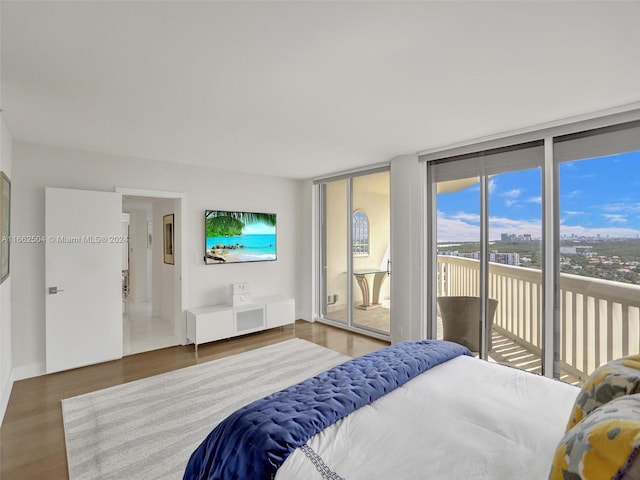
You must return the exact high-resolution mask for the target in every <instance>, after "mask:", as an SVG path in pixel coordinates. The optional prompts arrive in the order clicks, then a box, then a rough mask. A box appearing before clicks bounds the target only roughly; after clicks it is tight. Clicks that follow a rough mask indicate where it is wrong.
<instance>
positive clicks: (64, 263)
mask: <svg viewBox="0 0 640 480" xmlns="http://www.w3.org/2000/svg"><path fill="white" fill-rule="evenodd" d="M121 216H122V195H121V194H120V193H111V192H92V191H86V190H68V189H62V188H47V189H46V191H45V234H46V237H47V243H46V247H45V264H46V267H45V281H46V285H45V287H46V291H45V297H46V302H45V303H46V307H45V308H46V312H45V316H46V350H47V352H46V362H47V363H46V371H47V373H51V372H57V371H60V370H68V369H71V368H76V367H81V366H84V365H90V364H94V363H99V362H104V361H107V360H114V359H117V358H121V357H122V269H121V267H122V243H121V242H122V241H123V240H124V239H123V238H122V224H121Z"/></svg>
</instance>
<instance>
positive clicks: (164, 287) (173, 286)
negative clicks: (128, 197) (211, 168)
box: [151, 199, 204, 322]
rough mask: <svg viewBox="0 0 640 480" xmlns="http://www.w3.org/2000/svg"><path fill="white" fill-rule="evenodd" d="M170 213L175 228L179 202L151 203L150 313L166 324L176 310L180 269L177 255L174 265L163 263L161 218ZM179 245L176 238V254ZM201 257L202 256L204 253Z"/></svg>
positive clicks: (160, 201)
mask: <svg viewBox="0 0 640 480" xmlns="http://www.w3.org/2000/svg"><path fill="white" fill-rule="evenodd" d="M172 213H173V214H174V226H177V225H178V223H177V222H178V220H179V218H178V217H179V214H180V205H179V200H176V199H157V200H154V201H153V220H152V221H153V259H152V278H153V280H152V281H151V285H152V289H153V295H152V298H153V301H152V311H153V315H154V316H157V317H160V318H162V319H163V320H164V321H167V322H171V319H172V316H173V312H174V311H175V309H176V308H177V305H176V303H179V302H176V300H177V299H178V298H177V297H178V294H179V292H178V291H177V290H179V285H180V282H179V281H176V280H179V279H176V274H177V272H178V271H179V270H178V269H179V267H180V262H179V259H178V258H177V255H175V257H176V258H175V262H176V263H175V264H174V265H170V264H167V263H164V244H163V233H164V232H163V223H162V217H163V216H165V215H169V214H172ZM202 218H203V219H204V212H203V213H202ZM174 233H177V231H174ZM203 235H204V233H203ZM203 238H204V237H203ZM203 242H204V241H203ZM179 245H180V244H179V243H178V239H177V238H176V242H175V245H174V246H175V247H176V248H175V252H176V254H177V252H178V250H179V248H177V247H178V246H179ZM203 248H204V247H203ZM202 255H204V251H203V252H202Z"/></svg>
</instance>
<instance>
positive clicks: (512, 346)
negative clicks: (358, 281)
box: [328, 300, 582, 385]
mask: <svg viewBox="0 0 640 480" xmlns="http://www.w3.org/2000/svg"><path fill="white" fill-rule="evenodd" d="M354 315H355V318H354V324H355V325H356V326H366V327H369V328H373V329H375V330H379V331H381V332H386V333H388V332H389V327H390V325H389V304H388V300H387V302H386V303H385V305H384V306H383V307H381V308H378V309H373V310H368V311H363V310H359V309H355V308H354ZM328 316H329V318H331V319H333V320H338V321H342V322H345V321H346V318H347V311H346V310H345V309H340V310H334V311H332V312H331V313H330V314H329V315H328ZM437 325H438V331H437V338H442V319H441V318H440V315H439V314H438V324H437ZM492 347H493V349H492V350H491V352H489V361H490V362H495V363H500V364H502V365H507V366H510V367H514V368H519V369H520V370H525V371H527V372H531V373H535V374H538V375H541V374H542V361H541V359H540V356H539V355H538V354H536V353H534V352H531V351H530V350H528V349H527V348H526V347H524V346H523V345H521V344H519V343H516V342H515V341H514V340H512V339H510V338H507V337H505V336H504V335H501V334H500V333H498V332H497V331H496V330H493V337H492ZM561 373H562V374H561V376H560V380H562V381H563V382H566V383H570V384H572V385H581V383H582V381H581V380H580V379H578V378H577V377H575V376H572V375H569V374H568V373H566V372H561Z"/></svg>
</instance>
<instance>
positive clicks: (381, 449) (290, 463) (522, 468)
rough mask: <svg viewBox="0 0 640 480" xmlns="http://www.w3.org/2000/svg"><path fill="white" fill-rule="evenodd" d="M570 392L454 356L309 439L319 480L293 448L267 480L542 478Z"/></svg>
mask: <svg viewBox="0 0 640 480" xmlns="http://www.w3.org/2000/svg"><path fill="white" fill-rule="evenodd" d="M578 392H579V389H578V388H577V387H573V386H571V385H566V384H564V383H561V382H559V381H554V380H550V379H548V378H545V377H540V376H537V375H532V374H529V373H525V372H522V371H520V370H516V369H513V368H509V367H505V366H502V365H497V364H492V363H488V362H485V361H482V360H477V359H474V358H470V357H458V358H455V359H453V360H450V361H448V362H445V363H444V364H442V365H439V366H437V367H435V368H433V369H431V370H429V371H427V372H425V373H424V374H422V375H420V376H418V377H417V378H415V379H413V380H411V381H410V382H407V383H406V384H405V385H404V386H402V387H400V388H398V389H396V390H394V391H393V392H391V393H389V394H387V395H385V396H384V397H382V398H380V399H378V400H377V401H375V402H374V403H372V404H370V405H368V406H366V407H363V408H360V409H359V410H356V411H355V412H354V413H352V414H351V415H349V416H347V417H345V418H344V419H342V420H340V421H339V422H337V423H335V424H334V425H332V426H330V427H329V428H327V429H325V430H323V431H322V432H320V433H318V434H317V435H315V436H314V437H312V438H311V439H310V440H309V441H308V442H307V445H308V446H309V447H311V449H312V450H313V452H315V453H316V454H317V455H318V456H319V458H320V459H321V461H322V462H323V463H324V466H325V467H326V470H325V474H324V476H323V475H322V474H321V473H320V470H322V469H323V466H322V465H314V463H312V461H311V460H310V458H309V455H311V454H310V452H309V451H307V454H305V453H304V452H303V451H302V450H301V449H297V450H295V451H294V452H293V454H292V455H291V456H290V457H289V458H288V459H287V461H286V462H285V463H284V464H283V465H282V466H281V467H280V469H279V470H278V473H277V475H276V480H320V479H323V478H325V479H326V478H340V477H342V478H344V479H345V480H375V479H381V480H382V479H385V480H395V479H399V480H400V479H407V480H408V479H412V480H413V479H425V480H426V479H429V480H457V479H460V480H462V479H465V480H546V479H547V478H548V474H549V469H550V466H551V459H552V457H553V452H554V450H555V448H556V446H557V444H558V442H559V441H560V439H561V438H562V436H563V434H564V428H565V426H566V423H567V421H568V419H569V412H570V411H571V407H572V406H573V402H574V400H575V398H576V396H577V394H578ZM317 460H318V459H317V458H316V464H317V463H318V461H317ZM330 472H335V474H337V475H339V477H332V476H330V475H329V474H330Z"/></svg>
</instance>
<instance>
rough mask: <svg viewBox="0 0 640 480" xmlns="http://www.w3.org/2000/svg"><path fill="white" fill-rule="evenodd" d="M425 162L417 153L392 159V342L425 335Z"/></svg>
mask: <svg viewBox="0 0 640 480" xmlns="http://www.w3.org/2000/svg"><path fill="white" fill-rule="evenodd" d="M423 179H426V172H425V169H424V164H421V163H418V157H417V156H415V155H406V156H402V157H396V158H394V159H393V160H392V161H391V262H392V264H391V317H392V320H391V342H392V343H397V342H401V341H404V340H419V339H422V338H425V332H424V325H423V324H424V313H423V306H422V299H423V291H424V288H425V287H424V269H423V264H424V248H423V245H424V243H423V242H424V240H423V238H424V235H423V229H424V218H425V217H424V207H423V205H424V203H423V198H422V191H423V181H424V180H423Z"/></svg>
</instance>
